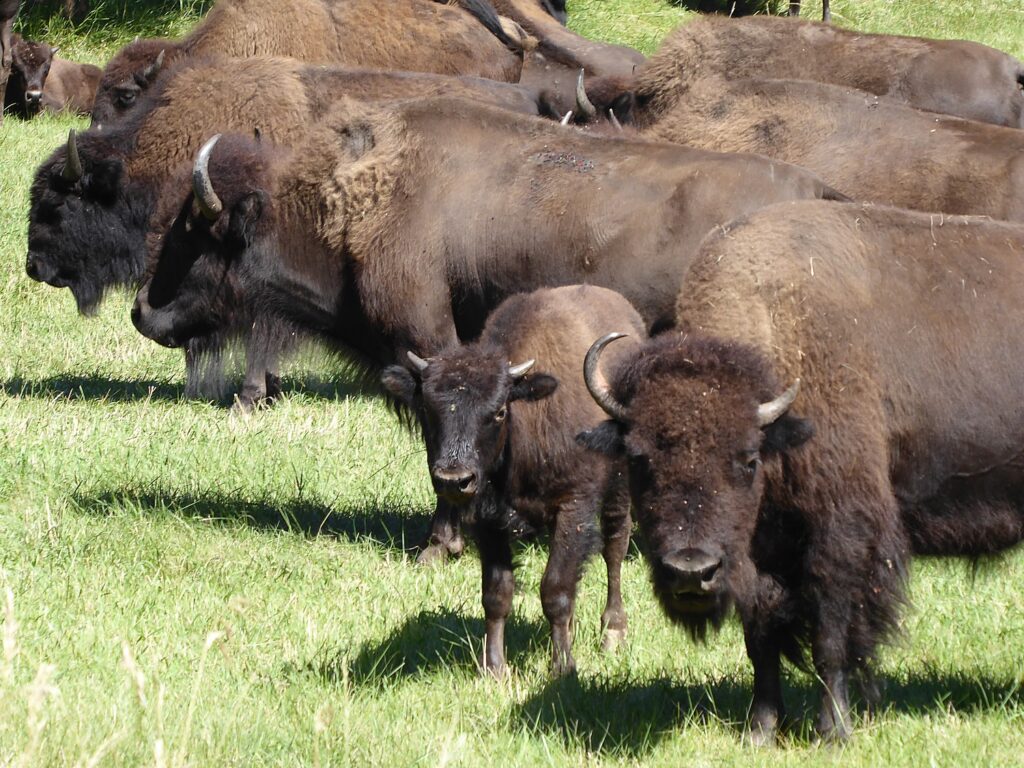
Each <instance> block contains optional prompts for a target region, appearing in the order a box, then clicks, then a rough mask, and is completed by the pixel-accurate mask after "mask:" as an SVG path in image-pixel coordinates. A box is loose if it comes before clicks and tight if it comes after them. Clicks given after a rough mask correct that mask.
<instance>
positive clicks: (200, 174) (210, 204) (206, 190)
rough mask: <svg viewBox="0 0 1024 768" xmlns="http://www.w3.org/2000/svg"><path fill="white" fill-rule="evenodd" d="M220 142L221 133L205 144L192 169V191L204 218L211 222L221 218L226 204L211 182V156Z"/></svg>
mask: <svg viewBox="0 0 1024 768" xmlns="http://www.w3.org/2000/svg"><path fill="white" fill-rule="evenodd" d="M218 141H220V134H219V133H218V134H217V135H216V136H214V137H213V138H212V139H210V140H209V141H208V142H206V143H205V144H203V148H202V149H200V150H199V154H198V155H196V164H195V166H194V167H193V168H192V191H193V192H194V193H195V196H196V202H197V203H199V209H200V210H201V211H202V212H203V216H205V217H206V218H207V219H209V220H210V221H213V220H214V219H216V218H217V217H218V216H220V212H221V211H223V210H224V204H223V203H222V202H221V201H220V198H219V197H217V193H216V192H214V191H213V182H212V181H210V155H211V154H212V153H213V148H214V147H215V146H217V142H218Z"/></svg>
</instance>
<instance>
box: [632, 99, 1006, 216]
mask: <svg viewBox="0 0 1024 768" xmlns="http://www.w3.org/2000/svg"><path fill="white" fill-rule="evenodd" d="M620 116H621V117H623V119H625V117H626V115H620ZM643 135H644V136H645V137H648V138H655V139H662V140H667V141H673V142H677V143H679V144H684V145H686V146H691V147H700V148H701V149H710V150H714V151H717V152H757V153H760V154H763V155H767V156H768V157H772V158H775V159H777V160H784V161H786V162H788V163H794V164H795V165H800V166H803V167H804V168H808V169H810V170H812V171H814V172H815V173H817V174H820V175H821V177H822V178H823V179H825V181H827V182H828V183H829V184H831V185H833V186H834V187H837V188H838V189H841V190H843V192H845V193H846V194H848V195H850V196H851V197H853V198H856V199H858V200H864V201H868V202H874V203H882V204H885V205H894V206H898V207H900V208H913V209H916V210H921V211H944V212H946V213H961V214H985V215H989V216H993V217H995V218H997V219H1012V220H1017V221H1024V131H1022V130H1020V129H1015V128H1004V127H1001V126H996V125H990V124H988V123H980V122H975V121H972V120H961V119H959V118H955V117H947V116H945V115H936V114H934V113H929V112H921V111H919V110H916V109H910V108H908V107H906V106H904V105H903V104H900V103H898V102H894V101H892V100H890V99H884V98H880V97H877V96H872V95H870V94H867V93H865V92H863V91H856V90H853V89H850V88H842V87H840V86H836V85H827V84H823V83H811V82H807V81H797V80H735V81H722V80H717V79H714V80H710V79H709V80H705V81H701V82H698V83H695V84H693V86H691V88H690V89H689V90H688V91H687V94H686V97H685V98H683V99H680V100H679V101H678V102H677V103H676V104H675V105H674V106H672V107H671V108H670V109H669V110H668V111H666V112H665V113H664V115H663V116H662V117H661V118H660V119H659V120H658V121H657V122H655V123H654V124H652V125H650V126H649V127H648V128H647V129H646V130H644V132H643Z"/></svg>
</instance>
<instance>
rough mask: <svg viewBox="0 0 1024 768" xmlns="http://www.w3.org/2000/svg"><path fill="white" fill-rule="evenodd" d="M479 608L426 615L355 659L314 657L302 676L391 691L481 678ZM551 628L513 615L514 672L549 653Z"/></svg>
mask: <svg viewBox="0 0 1024 768" xmlns="http://www.w3.org/2000/svg"><path fill="white" fill-rule="evenodd" d="M482 610H483V609H482V608H480V606H479V603H477V602H474V603H473V604H472V605H467V606H466V608H465V610H464V611H453V610H450V609H441V610H432V611H421V612H420V613H419V614H417V615H415V616H413V617H411V618H409V619H408V620H407V621H406V622H405V623H404V624H402V626H400V627H398V628H396V629H395V630H394V631H392V632H391V633H389V634H388V635H387V637H385V638H383V639H382V640H377V641H373V642H368V643H364V644H363V645H362V646H360V647H359V648H358V650H356V652H355V655H354V656H353V655H352V654H349V653H346V652H341V653H333V654H332V655H330V656H328V657H326V658H313V659H311V660H310V661H309V662H307V663H306V664H305V666H304V667H303V668H302V670H301V671H302V672H303V673H305V674H308V675H312V676H313V677H316V678H318V679H320V680H322V681H324V682H326V683H328V684H331V685H336V684H340V683H341V682H342V681H344V680H346V679H347V680H348V681H349V682H351V683H352V684H355V685H358V686H361V687H367V688H376V689H380V688H386V687H389V686H391V685H394V684H395V683H397V682H401V681H403V680H407V679H413V678H418V677H423V676H428V675H433V674H438V673H443V672H447V671H450V670H451V669H453V668H454V669H460V670H462V671H464V672H465V673H468V674H470V675H475V674H479V667H478V660H479V654H480V651H481V648H482V646H483V637H484V622H483V618H482V617H481V616H480V615H479V614H481V613H482ZM547 642H548V630H547V624H546V622H543V621H525V620H523V619H522V618H519V617H517V616H516V615H515V614H513V615H512V616H511V617H510V618H509V621H508V623H507V624H506V625H505V643H506V654H507V659H508V662H509V664H510V665H512V666H513V667H516V666H519V665H520V664H524V663H525V660H526V659H527V658H528V657H529V656H531V655H533V654H535V653H546V650H545V649H546V648H547Z"/></svg>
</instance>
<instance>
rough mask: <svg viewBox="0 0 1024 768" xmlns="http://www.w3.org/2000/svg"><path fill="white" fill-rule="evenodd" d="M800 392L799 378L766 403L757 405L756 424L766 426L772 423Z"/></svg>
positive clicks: (787, 408)
mask: <svg viewBox="0 0 1024 768" xmlns="http://www.w3.org/2000/svg"><path fill="white" fill-rule="evenodd" d="M798 394H800V379H797V380H796V381H794V382H793V386H791V387H790V388H789V389H787V390H786V391H785V392H783V393H782V394H781V395H779V396H778V397H776V398H775V399H774V400H771V401H769V402H767V403H761V404H760V405H759V406H757V426H759V427H767V426H768V425H769V424H774V423H775V422H776V421H777V420H778V418H779V417H780V416H782V414H784V413H785V412H786V411H788V410H789V406H791V405H792V404H793V401H794V400H796V396H797V395H798Z"/></svg>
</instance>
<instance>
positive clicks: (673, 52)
mask: <svg viewBox="0 0 1024 768" xmlns="http://www.w3.org/2000/svg"><path fill="white" fill-rule="evenodd" d="M710 76H717V77H722V78H725V79H729V80H739V79H745V78H793V79H797V80H805V79H812V80H815V81H818V82H823V83H832V84H834V85H843V86H848V87H852V88H858V89H860V90H863V91H868V92H869V93H873V94H875V95H876V96H888V97H889V98H892V99H896V100H897V101H902V102H904V103H906V104H908V105H909V106H911V107H914V108H916V109H923V110H925V111H929V112H941V113H944V114H949V115H954V116H957V117H963V118H966V119H968V120H979V121H981V122H986V123H994V124H996V125H1003V126H1009V127H1011V128H1024V90H1022V88H1024V63H1021V62H1020V61H1018V60H1017V59H1015V58H1014V57H1013V56H1010V55H1008V54H1005V53H1003V52H1002V51H997V50H995V49H994V48H989V47H988V46H985V45H981V44H980V43H974V42H969V41H964V40H929V39H926V38H919V37H899V36H896V35H874V34H865V33H862V32H857V31H854V30H849V29H842V28H839V27H834V26H831V25H828V24H821V23H817V22H811V21H801V20H799V19H785V18H779V17H773V16H751V17H746V18H741V19H729V18H724V17H716V16H705V17H701V18H699V19H697V20H696V21H692V22H690V23H688V24H685V25H683V26H681V27H679V28H678V29H677V30H676V31H675V32H673V33H671V34H670V35H669V36H668V37H667V38H666V39H665V42H664V43H662V45H661V47H660V48H659V49H658V51H657V52H656V53H655V54H654V55H653V56H651V58H650V59H648V61H647V63H646V64H645V65H643V66H642V67H640V68H638V69H637V73H636V76H635V78H627V79H623V78H611V79H605V80H604V81H603V82H595V83H594V84H593V85H591V84H590V83H588V89H591V88H593V90H594V91H595V92H596V93H600V94H602V98H601V99H597V98H594V99H592V106H594V107H595V109H594V110H593V111H591V109H590V108H586V107H585V109H584V110H583V112H582V113H581V111H580V110H577V114H576V118H577V120H578V121H579V120H584V121H585V120H589V119H592V118H593V117H594V114H595V113H597V112H599V113H600V114H601V115H605V114H607V110H608V109H609V108H611V107H615V108H616V112H617V113H621V112H622V111H623V106H624V105H623V102H625V101H628V100H635V111H636V115H637V125H638V127H640V128H643V127H646V126H648V125H650V124H652V123H654V122H656V121H658V120H659V119H661V117H662V116H663V115H664V114H665V113H666V112H668V111H669V110H670V109H671V108H672V107H674V106H675V105H676V103H677V102H679V101H680V100H682V99H684V98H685V97H686V94H687V92H688V91H689V89H690V87H691V86H692V85H693V84H694V83H695V82H696V81H698V80H700V79H702V78H704V77H710Z"/></svg>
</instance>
